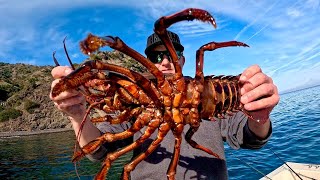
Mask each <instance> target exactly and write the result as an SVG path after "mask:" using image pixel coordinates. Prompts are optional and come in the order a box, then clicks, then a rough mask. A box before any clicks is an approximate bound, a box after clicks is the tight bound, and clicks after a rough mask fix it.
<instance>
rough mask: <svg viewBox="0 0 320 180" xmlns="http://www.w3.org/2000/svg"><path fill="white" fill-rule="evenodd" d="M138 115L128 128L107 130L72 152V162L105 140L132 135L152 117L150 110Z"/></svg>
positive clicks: (114, 139) (90, 151) (120, 138)
mask: <svg viewBox="0 0 320 180" xmlns="http://www.w3.org/2000/svg"><path fill="white" fill-rule="evenodd" d="M138 115H139V116H138V118H137V120H136V121H135V122H134V123H133V125H132V126H131V127H130V128H129V129H127V130H125V131H123V132H121V133H116V134H113V133H108V132H107V133H105V134H104V135H102V136H100V137H98V138H97V139H95V140H92V141H91V142H89V143H88V144H87V145H85V146H83V147H82V149H81V150H79V151H77V152H75V153H74V156H73V157H72V162H75V161H78V160H79V159H81V158H82V157H83V156H84V155H86V154H90V153H92V152H93V151H94V150H96V149H98V148H99V147H100V146H101V145H102V144H103V143H105V142H114V141H118V140H123V139H126V138H129V137H131V136H133V135H134V133H136V132H137V131H139V130H140V129H141V128H142V127H144V126H145V125H146V124H148V123H149V121H150V120H151V119H152V118H153V114H152V112H145V113H141V114H138ZM132 116H133V114H130V115H129V117H126V118H131V117H132Z"/></svg>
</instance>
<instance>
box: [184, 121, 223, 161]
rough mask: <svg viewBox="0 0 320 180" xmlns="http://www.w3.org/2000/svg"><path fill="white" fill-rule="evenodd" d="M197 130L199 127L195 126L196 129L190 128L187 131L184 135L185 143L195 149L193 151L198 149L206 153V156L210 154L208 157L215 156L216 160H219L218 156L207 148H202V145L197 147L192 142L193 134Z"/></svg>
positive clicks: (195, 143)
mask: <svg viewBox="0 0 320 180" xmlns="http://www.w3.org/2000/svg"><path fill="white" fill-rule="evenodd" d="M198 129H199V126H197V127H190V129H189V130H188V131H187V134H186V136H185V138H186V141H187V142H188V143H189V144H190V145H191V146H192V147H193V148H195V149H200V150H202V151H204V152H206V153H208V154H210V155H212V156H215V157H216V158H218V159H220V157H219V155H218V154H216V153H214V152H212V151H211V150H210V149H208V148H206V147H204V146H202V145H199V144H198V143H197V142H195V141H194V140H192V136H193V134H194V133H195V132H197V131H198Z"/></svg>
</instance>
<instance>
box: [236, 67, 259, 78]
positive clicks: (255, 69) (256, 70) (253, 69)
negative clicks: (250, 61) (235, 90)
mask: <svg viewBox="0 0 320 180" xmlns="http://www.w3.org/2000/svg"><path fill="white" fill-rule="evenodd" d="M257 73H262V70H261V68H260V67H259V66H258V65H253V66H250V67H249V68H247V69H246V70H245V71H244V72H243V73H242V74H241V76H240V81H241V82H245V81H247V80H249V79H250V78H252V77H253V76H254V75H255V74H257Z"/></svg>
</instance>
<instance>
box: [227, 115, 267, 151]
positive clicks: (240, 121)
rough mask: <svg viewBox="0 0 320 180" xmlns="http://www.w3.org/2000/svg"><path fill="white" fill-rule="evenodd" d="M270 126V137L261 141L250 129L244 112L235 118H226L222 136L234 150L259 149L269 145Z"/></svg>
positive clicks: (234, 116)
mask: <svg viewBox="0 0 320 180" xmlns="http://www.w3.org/2000/svg"><path fill="white" fill-rule="evenodd" d="M271 132H272V128H271V126H270V129H269V133H268V136H267V137H266V138H265V139H259V138H258V137H257V136H256V135H255V134H254V133H253V132H251V130H250V129H249V127H248V117H247V116H246V115H245V114H243V113H242V112H237V113H236V114H234V115H233V116H226V118H225V119H222V120H221V135H222V137H223V139H224V140H225V141H226V142H227V143H228V144H229V146H230V147H231V148H233V149H239V148H246V149H258V148H261V147H262V146H263V145H265V144H266V143H267V141H268V140H269V138H270V136H271Z"/></svg>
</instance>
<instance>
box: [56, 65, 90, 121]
mask: <svg viewBox="0 0 320 180" xmlns="http://www.w3.org/2000/svg"><path fill="white" fill-rule="evenodd" d="M71 72H72V69H71V68H70V67H68V66H57V67H55V68H53V69H52V71H51V75H52V77H53V78H54V79H55V80H54V81H53V82H52V84H51V91H52V88H53V87H54V86H55V85H56V84H57V83H58V82H59V81H60V79H61V78H62V77H64V76H67V75H68V74H70V73H71ZM51 91H50V99H51V100H52V101H53V102H54V104H55V106H56V107H57V108H58V109H59V110H60V111H62V112H64V113H66V114H67V115H68V116H69V117H70V118H71V121H72V120H74V121H79V122H80V121H82V119H83V117H84V115H85V112H86V107H85V102H86V101H85V97H84V96H83V95H82V94H81V93H80V92H79V91H77V90H75V89H73V90H68V91H65V92H62V93H61V94H59V95H58V96H57V97H54V98H53V97H52V94H51Z"/></svg>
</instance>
